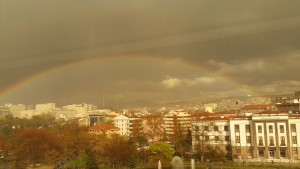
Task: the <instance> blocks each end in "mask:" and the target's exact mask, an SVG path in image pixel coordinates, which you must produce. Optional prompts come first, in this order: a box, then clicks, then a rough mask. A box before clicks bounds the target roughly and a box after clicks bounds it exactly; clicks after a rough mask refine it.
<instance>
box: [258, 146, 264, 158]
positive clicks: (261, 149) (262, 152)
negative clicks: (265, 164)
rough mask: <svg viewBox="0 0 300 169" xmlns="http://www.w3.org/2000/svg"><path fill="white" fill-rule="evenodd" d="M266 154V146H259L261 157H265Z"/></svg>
mask: <svg viewBox="0 0 300 169" xmlns="http://www.w3.org/2000/svg"><path fill="white" fill-rule="evenodd" d="M264 154H265V148H263V147H259V148H258V155H259V156H260V157H263V156H264Z"/></svg>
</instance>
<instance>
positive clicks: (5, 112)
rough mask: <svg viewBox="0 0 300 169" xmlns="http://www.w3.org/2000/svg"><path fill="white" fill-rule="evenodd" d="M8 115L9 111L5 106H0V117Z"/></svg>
mask: <svg viewBox="0 0 300 169" xmlns="http://www.w3.org/2000/svg"><path fill="white" fill-rule="evenodd" d="M9 114H10V109H9V107H7V106H0V117H3V116H6V115H9Z"/></svg>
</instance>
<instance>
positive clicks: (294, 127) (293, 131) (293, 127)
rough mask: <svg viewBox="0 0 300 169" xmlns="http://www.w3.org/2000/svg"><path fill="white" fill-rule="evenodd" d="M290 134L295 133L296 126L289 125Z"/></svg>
mask: <svg viewBox="0 0 300 169" xmlns="http://www.w3.org/2000/svg"><path fill="white" fill-rule="evenodd" d="M291 132H292V133H295V132H296V124H291Z"/></svg>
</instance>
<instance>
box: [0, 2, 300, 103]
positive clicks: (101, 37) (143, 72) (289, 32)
mask: <svg viewBox="0 0 300 169" xmlns="http://www.w3.org/2000/svg"><path fill="white" fill-rule="evenodd" d="M299 5H300V1H298V0H289V1H286V0H264V1H261V0H251V1H240V0H228V1H211V0H197V1H176V0H172V1H171V0H170V1H168V0H166V1H162V0H144V1H141V0H131V1H124V0H114V1H100V0H89V1H82V0H65V1H50V0H48V1H47V0H45V1H39V0H26V1H16V0H0V104H4V103H14V104H18V103H24V104H37V103H47V102H55V103H57V104H60V105H65V104H71V103H82V102H87V103H93V104H98V105H101V104H103V103H104V104H105V105H125V104H127V105H135V104H136V105H137V104H141V103H143V104H146V103H149V104H150V103H166V102H174V101H183V100H198V99H202V98H208V97H225V96H236V97H240V96H247V95H269V94H285V93H293V92H294V91H297V90H300V76H299V73H300V72H299V70H300V69H299V67H300V10H299Z"/></svg>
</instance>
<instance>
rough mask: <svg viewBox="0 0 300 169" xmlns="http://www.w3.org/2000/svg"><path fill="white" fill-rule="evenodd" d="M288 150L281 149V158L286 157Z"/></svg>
mask: <svg viewBox="0 0 300 169" xmlns="http://www.w3.org/2000/svg"><path fill="white" fill-rule="evenodd" d="M285 150H286V149H285V148H280V157H286V151H285Z"/></svg>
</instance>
